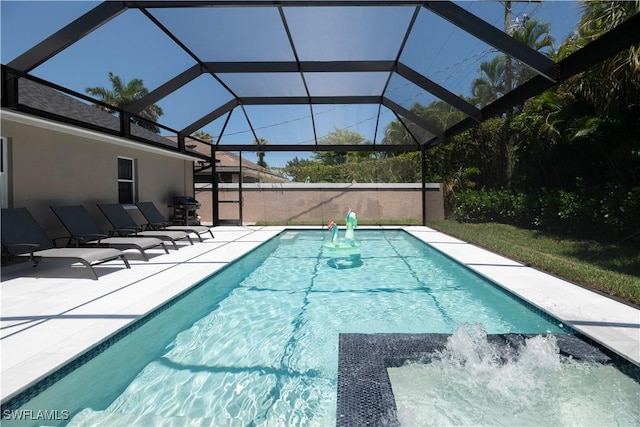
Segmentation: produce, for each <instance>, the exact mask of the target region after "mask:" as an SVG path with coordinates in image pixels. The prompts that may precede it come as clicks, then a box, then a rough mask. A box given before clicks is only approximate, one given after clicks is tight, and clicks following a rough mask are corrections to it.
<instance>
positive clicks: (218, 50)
mask: <svg viewBox="0 0 640 427" xmlns="http://www.w3.org/2000/svg"><path fill="white" fill-rule="evenodd" d="M151 13H152V14H153V16H154V17H156V18H157V19H158V20H159V21H160V22H161V23H162V24H163V25H164V26H166V27H167V28H168V29H169V30H170V31H171V32H172V33H173V34H174V35H175V36H176V37H178V38H179V39H180V40H181V41H182V42H183V43H184V44H185V45H186V46H187V47H188V48H189V49H190V50H191V51H192V52H193V53H194V54H195V55H196V56H197V57H198V58H199V59H200V60H201V61H204V62H211V61H293V60H294V59H295V57H294V55H293V51H292V49H291V44H290V43H289V40H288V38H287V34H286V31H285V29H284V26H283V25H282V20H281V18H280V15H279V13H278V9H277V8H275V7H198V8H189V7H188V8H167V9H162V8H161V9H153V10H152V12H151Z"/></svg>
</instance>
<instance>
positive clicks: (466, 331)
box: [388, 325, 640, 426]
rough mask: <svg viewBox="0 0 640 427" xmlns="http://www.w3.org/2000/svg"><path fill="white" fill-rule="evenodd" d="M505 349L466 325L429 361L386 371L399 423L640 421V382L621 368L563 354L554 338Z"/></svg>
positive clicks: (604, 423)
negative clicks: (515, 351)
mask: <svg viewBox="0 0 640 427" xmlns="http://www.w3.org/2000/svg"><path fill="white" fill-rule="evenodd" d="M502 353H503V352H501V349H500V346H498V345H496V344H493V343H490V342H489V341H488V340H487V334H486V332H485V331H484V329H483V328H482V327H481V325H462V326H461V327H460V328H459V329H458V331H456V332H455V333H454V334H453V335H452V336H451V337H450V338H449V340H448V343H447V346H446V349H444V350H443V351H441V352H439V353H438V354H436V355H435V357H434V358H433V359H432V360H431V362H430V363H417V362H410V363H407V364H405V366H402V367H399V368H388V373H389V378H390V379H391V384H392V388H393V393H394V396H395V398H396V404H397V407H398V418H399V419H400V423H401V424H402V425H404V426H416V425H420V426H427V425H438V426H444V425H505V426H506V425H518V426H525V425H530V426H533V425H535V426H541V425H548V426H556V425H583V426H632V425H639V424H640V405H639V402H640V384H638V383H637V382H635V381H634V380H633V379H631V378H629V377H627V376H626V375H624V374H623V373H621V372H620V371H618V370H617V369H616V368H615V367H613V366H610V365H602V364H598V363H592V362H579V361H576V360H572V359H569V358H566V357H562V356H561V355H560V353H559V349H558V345H557V343H556V339H555V337H553V336H550V337H543V336H536V337H533V338H530V339H527V340H526V343H525V345H524V346H522V347H521V348H520V350H519V354H518V355H512V356H510V357H507V358H506V360H505V356H504V355H503V354H502Z"/></svg>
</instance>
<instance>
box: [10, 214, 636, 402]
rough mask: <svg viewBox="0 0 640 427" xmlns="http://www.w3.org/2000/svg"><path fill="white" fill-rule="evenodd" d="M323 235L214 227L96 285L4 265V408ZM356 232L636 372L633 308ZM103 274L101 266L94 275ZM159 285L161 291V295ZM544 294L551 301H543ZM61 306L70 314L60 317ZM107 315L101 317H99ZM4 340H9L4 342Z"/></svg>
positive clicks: (507, 266)
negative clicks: (106, 347) (209, 280)
mask: <svg viewBox="0 0 640 427" xmlns="http://www.w3.org/2000/svg"><path fill="white" fill-rule="evenodd" d="M321 228H322V227H320V226H318V227H309V226H300V227H276V226H267V227H259V226H258V227H255V226H254V227H215V228H214V229H213V230H214V234H215V235H216V238H214V239H209V240H205V242H203V243H196V244H195V245H194V246H181V248H180V249H179V250H178V251H171V253H170V254H169V255H164V254H159V255H156V256H154V257H153V260H152V262H151V263H145V262H142V261H140V260H136V259H134V260H132V261H131V262H132V266H133V268H132V269H131V270H125V269H122V268H120V266H118V267H117V268H115V267H113V266H111V267H110V268H109V264H106V266H107V267H108V269H107V270H105V271H106V273H105V274H102V273H101V276H100V280H99V281H97V283H96V281H93V280H90V279H86V278H85V276H84V275H85V274H86V273H85V272H82V271H81V269H73V270H74V272H73V274H70V273H69V271H68V270H69V267H60V268H58V267H55V266H54V267H51V268H47V270H46V274H45V277H42V275H41V274H39V273H37V274H34V273H31V274H29V271H24V270H20V266H18V267H16V268H13V269H11V268H10V269H5V268H3V272H2V276H3V277H2V280H3V282H2V293H3V294H2V313H3V315H2V327H3V329H2V331H3V332H2V355H3V357H2V360H3V362H2V402H6V401H7V400H9V399H10V398H12V397H13V396H15V395H17V394H18V393H20V392H22V391H24V390H25V389H27V388H28V387H29V386H31V385H33V384H34V383H36V382H37V381H39V380H41V379H42V378H44V377H46V376H47V375H48V374H50V373H52V372H54V371H55V370H56V369H58V368H60V367H61V366H64V365H65V364H67V363H68V362H69V361H70V360H73V359H75V358H77V357H79V356H80V355H82V354H85V353H86V352H87V351H89V350H91V349H92V348H94V347H96V346H98V345H100V344H101V343H102V342H104V341H105V340H107V339H109V338H110V337H112V336H113V335H115V334H117V333H118V332H119V331H121V330H123V329H125V328H127V327H128V326H129V325H130V324H131V323H132V322H134V321H136V320H137V319H139V318H141V317H143V316H145V315H146V314H148V313H150V312H152V311H153V310H155V309H157V308H158V307H160V306H162V305H163V304H164V303H166V302H167V301H169V300H171V299H172V298H174V297H175V296H177V295H179V294H181V293H182V292H185V291H186V290H188V289H189V288H191V287H193V286H195V285H196V284H197V283H198V282H199V281H200V280H202V279H203V278H204V277H206V276H208V275H209V274H211V273H212V272H213V271H215V270H217V269H220V268H223V267H224V266H226V265H228V264H229V263H231V262H233V261H234V260H236V259H238V258H240V257H242V256H243V255H244V254H246V253H247V252H249V251H251V250H253V249H255V247H257V246H259V245H260V244H262V243H264V242H266V241H267V240H269V239H270V238H272V237H274V236H276V235H277V234H279V233H281V232H282V231H284V230H285V229H316V230H317V229H321ZM359 229H374V230H382V229H403V230H405V231H407V232H409V233H410V234H412V235H414V236H415V237H417V238H419V239H420V240H422V241H424V242H426V243H428V244H429V245H431V246H433V247H435V248H436V249H438V250H439V251H440V252H442V253H444V254H445V255H447V256H449V257H451V258H453V259H456V260H457V261H458V262H461V263H462V264H464V265H466V266H467V267H469V268H471V269H472V270H474V271H476V272H477V273H478V274H481V275H483V276H485V277H487V278H489V279H491V280H492V281H493V282H496V283H497V284H498V285H500V286H502V287H504V288H505V289H508V290H509V291H511V292H513V293H514V294H516V295H518V296H519V297H520V298H522V299H524V300H525V301H527V302H528V303H530V304H532V305H533V306H535V307H537V308H539V309H541V310H543V311H544V312H547V313H549V314H550V315H552V316H554V317H557V318H559V319H560V320H562V321H564V322H566V323H567V324H568V325H570V326H571V327H573V328H574V329H576V330H578V331H579V332H581V333H583V334H584V335H586V336H587V337H589V338H592V339H594V340H595V341H596V342H598V343H600V344H602V345H604V346H605V347H606V348H609V349H611V350H613V351H615V352H616V353H618V354H621V355H622V356H623V357H625V358H627V359H628V360H630V361H632V362H633V363H635V364H636V365H640V333H638V332H639V330H640V311H639V310H637V309H635V308H633V307H629V306H626V305H624V304H622V303H620V302H617V301H614V300H611V299H609V298H606V297H604V296H602V295H599V294H597V293H594V292H590V291H587V290H585V289H583V288H580V287H578V286H576V285H573V284H570V283H569V282H565V281H561V280H560V279H558V278H555V277H553V276H550V275H546V274H544V273H541V272H538V271H537V270H534V269H531V268H530V267H526V266H522V264H518V263H514V261H511V260H508V259H506V258H504V257H500V256H498V255H496V254H493V253H491V252H489V251H486V250H484V249H481V248H477V247H475V246H473V245H470V244H468V243H465V242H462V241H459V240H457V239H453V240H451V239H452V238H451V237H449V236H447V235H445V234H443V233H439V232H437V231H435V230H433V229H430V228H428V227H421V226H410V227H386V226H385V227H382V226H379V227H378V226H370V227H359ZM514 266H518V267H519V268H518V269H517V270H519V271H520V272H525V273H526V274H529V275H531V276H532V277H533V278H534V279H533V284H532V282H531V281H526V280H525V281H524V283H522V280H521V276H522V274H520V273H518V274H517V275H516V276H515V278H514V277H512V276H513V270H514V268H513V267H514ZM22 268H23V269H24V266H22ZM28 268H30V267H28ZM100 268H101V267H97V269H98V270H99V269H100ZM56 269H58V270H60V272H58V270H56ZM42 271H45V270H40V272H42ZM496 278H497V280H496ZM558 281H559V282H558ZM160 282H161V283H162V287H160V288H159V287H158V283H160ZM539 282H542V284H543V285H544V286H542V288H543V289H542V290H541V289H539V288H540V283H539ZM558 283H560V285H558ZM554 286H559V288H558V289H559V291H555V292H554ZM549 289H551V291H549ZM43 290H44V291H43ZM548 292H551V294H552V295H546V293H548ZM585 292H586V293H585ZM77 293H80V294H81V295H79V296H78V295H76V294H77ZM575 293H579V294H580V298H577V299H576V298H575ZM540 294H542V296H541V295H540ZM553 294H556V295H555V296H554V295H553ZM67 298H70V299H72V300H73V303H69V304H67V305H66V306H65V299H67ZM78 301H80V302H82V304H80V303H78ZM34 304H35V305H34ZM70 304H71V305H70ZM74 304H75V305H74ZM66 307H67V308H68V307H70V308H69V309H68V310H65V308H66ZM31 308H33V310H31ZM56 310H57V311H56ZM22 312H24V313H22ZM87 312H89V313H91V314H92V315H95V316H94V317H90V316H89V317H87V318H85V317H83V316H87V315H86V313H87ZM21 313H22V314H23V316H22V317H21V316H20V314H21ZM103 313H104V316H103V317H100V316H99V315H98V314H100V315H102V314H103ZM73 316H76V317H73ZM18 318H19V319H23V320H22V321H23V322H24V323H25V324H26V326H25V327H24V328H22V329H20V330H17V331H16V329H15V328H16V327H20V326H15V325H16V324H19V323H20V321H17V320H15V319H18ZM67 318H71V319H73V320H75V322H74V329H72V330H71V331H66V329H65V331H64V333H61V329H62V326H61V325H63V324H64V321H65V320H66V319H67ZM603 318H604V320H603ZM24 319H27V320H24ZM607 319H609V320H607ZM68 324H69V323H67V324H65V327H67V325H68ZM634 332H635V335H634ZM7 335H10V338H9V339H7ZM54 335H55V336H54ZM5 356H9V357H8V358H7V357H5ZM7 360H9V362H7ZM11 362H12V363H11Z"/></svg>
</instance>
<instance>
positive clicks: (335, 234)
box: [327, 221, 338, 243]
mask: <svg viewBox="0 0 640 427" xmlns="http://www.w3.org/2000/svg"><path fill="white" fill-rule="evenodd" d="M327 228H328V229H329V231H331V232H332V235H331V242H332V243H338V226H337V225H336V223H335V222H333V221H329V225H327Z"/></svg>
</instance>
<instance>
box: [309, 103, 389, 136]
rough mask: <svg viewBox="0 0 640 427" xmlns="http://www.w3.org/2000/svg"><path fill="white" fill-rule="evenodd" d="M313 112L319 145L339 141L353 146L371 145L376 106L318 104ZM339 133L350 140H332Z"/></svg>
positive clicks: (376, 113) (376, 114)
mask: <svg viewBox="0 0 640 427" xmlns="http://www.w3.org/2000/svg"><path fill="white" fill-rule="evenodd" d="M313 111H314V120H315V124H316V133H317V136H318V143H319V144H329V145H331V144H335V143H340V142H341V141H343V142H349V141H350V142H349V143H353V144H364V143H367V144H372V143H373V140H374V137H375V135H376V122H377V118H378V111H379V108H378V105H377V104H320V105H314V106H313ZM341 133H344V134H345V135H347V136H349V137H350V138H349V139H348V140H340V139H338V140H336V139H334V138H333V136H334V135H336V134H341ZM356 134H358V135H356Z"/></svg>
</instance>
